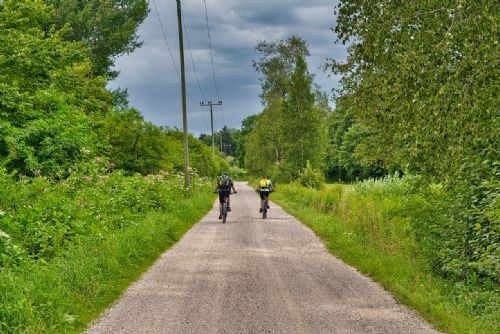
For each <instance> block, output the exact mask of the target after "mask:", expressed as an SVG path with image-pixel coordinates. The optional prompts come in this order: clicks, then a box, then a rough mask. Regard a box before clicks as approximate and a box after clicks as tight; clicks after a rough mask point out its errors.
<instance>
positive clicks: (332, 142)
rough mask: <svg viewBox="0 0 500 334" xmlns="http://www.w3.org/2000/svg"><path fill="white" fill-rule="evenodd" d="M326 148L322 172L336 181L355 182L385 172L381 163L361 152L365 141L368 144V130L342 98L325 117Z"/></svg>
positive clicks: (378, 175)
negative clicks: (326, 129) (324, 168)
mask: <svg viewBox="0 0 500 334" xmlns="http://www.w3.org/2000/svg"><path fill="white" fill-rule="evenodd" d="M327 125H328V147H327V153H326V163H325V164H326V174H327V176H328V177H329V178H331V179H334V180H339V181H355V180H357V179H364V178H370V177H373V178H377V177H381V176H384V175H386V173H387V172H386V168H385V167H384V162H383V161H380V160H375V161H372V160H370V155H369V154H365V153H364V149H365V146H366V145H365V143H370V140H372V139H371V137H370V130H369V129H368V128H367V127H366V126H365V125H364V124H362V123H359V122H356V120H355V112H354V110H353V107H352V106H349V105H346V104H345V103H344V102H343V100H342V99H338V100H337V105H336V107H335V110H334V111H333V112H331V113H330V114H329V116H328V119H327Z"/></svg>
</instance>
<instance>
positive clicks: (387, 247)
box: [273, 179, 500, 333]
mask: <svg viewBox="0 0 500 334" xmlns="http://www.w3.org/2000/svg"><path fill="white" fill-rule="evenodd" d="M410 193H411V192H409V191H408V184H405V182H404V181H401V180H397V179H385V180H381V181H373V180H370V181H365V182H362V183H357V184H353V185H347V186H344V185H339V184H337V185H328V186H327V187H325V188H324V189H323V190H311V189H307V188H304V187H301V186H299V185H296V184H289V185H280V187H279V191H277V192H275V193H274V194H273V201H276V203H278V204H279V205H281V206H282V207H283V208H284V209H285V210H287V211H288V212H289V213H291V214H293V215H294V216H295V217H297V218H298V219H299V220H300V221H302V222H303V223H304V224H305V225H307V226H308V227H310V228H311V229H312V230H313V231H314V232H315V233H316V234H317V235H318V236H319V237H320V238H322V239H323V240H324V242H325V244H326V247H327V248H328V250H329V251H330V252H331V253H332V254H334V255H336V256H338V257H339V258H341V259H342V260H343V261H345V262H346V263H348V264H350V265H352V266H354V267H356V268H357V269H358V270H359V271H360V272H362V273H364V274H366V275H368V276H370V277H372V278H373V279H374V280H375V281H377V282H379V283H381V284H382V285H383V286H384V287H385V288H386V289H387V290H388V291H391V292H392V293H393V294H394V295H395V297H396V299H397V300H398V301H399V302H401V303H403V304H406V305H408V306H409V307H410V308H412V309H414V310H416V311H417V312H418V313H419V314H420V315H421V316H422V317H424V318H425V319H426V320H428V321H429V322H430V323H432V324H433V325H434V326H436V328H438V329H440V330H443V331H445V332H449V333H498V332H499V331H500V330H499V329H500V328H499V323H500V312H499V308H498V296H499V294H498V289H497V290H496V291H495V289H489V290H487V289H483V288H481V287H479V286H476V285H474V284H472V283H471V284H467V283H461V282H452V281H447V280H446V279H444V278H442V277H440V276H439V275H437V274H435V273H433V272H432V270H431V268H430V265H429V263H428V261H427V260H426V254H427V255H428V254H429V253H428V252H429V250H426V249H424V248H425V247H424V246H423V244H421V243H420V241H421V240H422V238H427V237H429V235H427V234H426V233H423V232H422V231H421V230H420V229H419V226H421V223H422V221H424V220H429V219H431V220H432V219H439V218H438V217H439V215H438V214H437V211H436V209H435V207H436V206H435V205H433V204H434V202H435V201H439V200H440V196H442V195H443V194H442V193H441V190H440V188H439V187H436V188H435V189H434V190H432V191H431V192H429V193H413V194H410ZM426 252H427V253H426Z"/></svg>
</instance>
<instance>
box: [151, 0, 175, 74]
mask: <svg viewBox="0 0 500 334" xmlns="http://www.w3.org/2000/svg"><path fill="white" fill-rule="evenodd" d="M153 5H154V8H155V12H156V17H157V18H158V22H159V23H160V27H161V31H162V33H163V39H164V40H165V44H167V49H168V53H169V54H170V60H172V64H173V65H174V68H175V72H176V73H177V76H178V77H179V78H180V77H181V75H180V73H179V69H178V68H177V64H176V63H175V60H174V56H173V55H172V49H171V48H170V44H169V43H168V39H167V33H166V32H165V28H164V27H163V23H162V22H161V17H160V13H159V12H158V7H157V6H156V1H155V0H153Z"/></svg>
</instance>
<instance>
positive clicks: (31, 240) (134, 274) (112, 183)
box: [0, 170, 214, 333]
mask: <svg viewBox="0 0 500 334" xmlns="http://www.w3.org/2000/svg"><path fill="white" fill-rule="evenodd" d="M0 174H1V173H0ZM1 176H2V178H1V180H2V183H3V185H4V188H3V190H4V191H5V192H4V193H2V195H3V198H2V199H0V210H2V212H3V214H2V216H1V217H0V230H2V231H3V236H0V241H1V242H0V256H1V258H2V261H1V262H0V332H1V333H77V332H80V331H82V330H83V329H84V328H85V327H86V326H87V325H88V324H89V322H90V321H91V320H93V319H94V318H96V317H97V316H98V315H99V314H100V312H101V311H102V310H103V309H105V308H106V307H107V306H108V305H109V304H110V303H112V302H113V301H114V300H116V298H117V297H118V296H119V295H120V294H121V293H122V292H123V290H124V289H125V288H126V287H127V286H128V285H129V284H130V283H131V282H133V281H134V280H136V279H137V278H138V276H139V275H140V274H141V273H142V272H144V270H146V269H147V268H148V267H149V266H150V265H151V264H152V263H153V262H154V261H155V260H156V259H157V257H158V256H159V254H161V253H162V252H163V251H165V250H166V249H167V248H168V247H170V246H171V245H172V244H173V243H175V242H176V241H177V240H179V238H180V237H181V236H182V235H183V234H184V233H185V232H186V231H187V230H188V229H189V228H190V227H191V226H192V224H193V223H195V222H196V221H198V220H199V219H200V218H201V217H202V215H203V214H205V213H206V212H207V211H208V210H209V209H210V208H211V207H212V203H213V199H214V195H213V194H211V189H210V187H209V185H208V184H206V182H205V181H203V180H201V179H197V180H195V185H194V189H193V191H190V192H188V193H185V192H184V191H183V190H180V189H181V188H182V178H181V177H178V176H176V175H155V176H149V177H142V176H139V175H136V176H132V177H126V176H123V175H121V174H120V173H113V174H111V175H104V176H103V175H98V174H95V173H94V174H93V173H92V171H89V170H87V171H85V172H81V173H80V172H79V173H75V174H74V175H73V176H72V177H71V178H70V179H68V180H66V181H62V182H54V181H51V180H47V179H38V180H37V179H32V180H25V181H13V180H11V179H9V178H8V176H7V175H5V174H3V175H1ZM7 191H8V193H7ZM0 192H1V190H0ZM14 198H15V199H16V201H12V200H13V199H14ZM7 199H8V200H7ZM35 245H36V246H35Z"/></svg>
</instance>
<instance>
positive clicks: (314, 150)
mask: <svg viewBox="0 0 500 334" xmlns="http://www.w3.org/2000/svg"><path fill="white" fill-rule="evenodd" d="M256 49H257V51H259V52H260V53H261V58H260V59H259V60H258V61H254V67H255V69H256V70H257V71H259V72H260V73H261V74H262V78H261V84H262V91H263V93H262V95H261V97H262V101H263V103H264V111H263V113H262V114H261V115H260V116H259V118H258V119H257V120H256V122H255V126H254V127H253V129H252V132H251V133H250V134H249V135H248V136H247V137H246V140H245V153H246V155H245V166H246V167H247V169H248V171H249V172H250V173H251V174H271V175H272V176H273V179H278V180H284V181H290V180H292V179H294V178H296V177H297V176H298V174H299V173H300V171H301V170H302V169H303V168H304V167H305V166H306V161H308V160H309V161H310V162H311V164H312V165H313V166H314V167H315V168H321V167H322V165H323V159H324V149H325V142H326V129H325V127H324V126H323V121H324V119H325V117H326V114H327V112H328V111H329V107H328V102H326V103H325V95H324V94H322V93H320V92H318V91H314V90H313V77H312V75H311V74H310V73H309V72H308V69H307V64H306V62H305V58H304V57H305V56H306V55H308V54H309V51H308V49H307V45H306V43H305V41H304V40H302V39H300V38H299V37H297V36H291V37H289V38H288V39H287V40H286V41H275V42H260V43H259V44H258V45H257V47H256Z"/></svg>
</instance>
